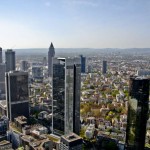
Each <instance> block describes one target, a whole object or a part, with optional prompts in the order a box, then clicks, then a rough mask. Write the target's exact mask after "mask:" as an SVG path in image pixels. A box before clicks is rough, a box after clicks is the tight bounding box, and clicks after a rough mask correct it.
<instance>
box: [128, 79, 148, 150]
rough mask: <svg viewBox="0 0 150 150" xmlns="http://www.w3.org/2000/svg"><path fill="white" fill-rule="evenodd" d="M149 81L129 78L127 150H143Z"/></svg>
mask: <svg viewBox="0 0 150 150" xmlns="http://www.w3.org/2000/svg"><path fill="white" fill-rule="evenodd" d="M148 103H149V79H147V78H143V77H130V85H129V106H128V118H127V129H126V146H127V150H144V146H145V134H146V123H147V119H148Z"/></svg>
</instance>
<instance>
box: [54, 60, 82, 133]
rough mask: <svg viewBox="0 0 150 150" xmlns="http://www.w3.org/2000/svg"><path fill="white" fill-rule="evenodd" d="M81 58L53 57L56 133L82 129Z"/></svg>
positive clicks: (77, 131)
mask: <svg viewBox="0 0 150 150" xmlns="http://www.w3.org/2000/svg"><path fill="white" fill-rule="evenodd" d="M80 84H81V60H80V58H73V59H71V58H54V59H53V103H52V112H53V118H52V128H53V133H54V134H56V135H64V134H68V133H70V132H74V133H76V134H79V131H80Z"/></svg>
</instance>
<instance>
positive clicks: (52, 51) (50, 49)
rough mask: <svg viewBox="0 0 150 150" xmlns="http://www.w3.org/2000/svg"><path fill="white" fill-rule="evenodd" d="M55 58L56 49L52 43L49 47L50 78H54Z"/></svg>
mask: <svg viewBox="0 0 150 150" xmlns="http://www.w3.org/2000/svg"><path fill="white" fill-rule="evenodd" d="M54 56H55V49H54V46H53V43H51V45H50V47H49V51H48V76H49V77H52V70H53V69H52V67H53V64H52V60H53V57H54Z"/></svg>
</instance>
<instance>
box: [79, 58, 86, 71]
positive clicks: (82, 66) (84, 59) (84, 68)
mask: <svg viewBox="0 0 150 150" xmlns="http://www.w3.org/2000/svg"><path fill="white" fill-rule="evenodd" d="M80 57H81V73H85V72H86V57H83V55H80Z"/></svg>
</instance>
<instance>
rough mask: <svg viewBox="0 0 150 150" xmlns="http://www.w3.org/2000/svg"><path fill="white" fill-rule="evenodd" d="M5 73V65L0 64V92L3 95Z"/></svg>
mask: <svg viewBox="0 0 150 150" xmlns="http://www.w3.org/2000/svg"><path fill="white" fill-rule="evenodd" d="M5 71H6V64H5V63H0V90H1V92H2V93H5Z"/></svg>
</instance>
